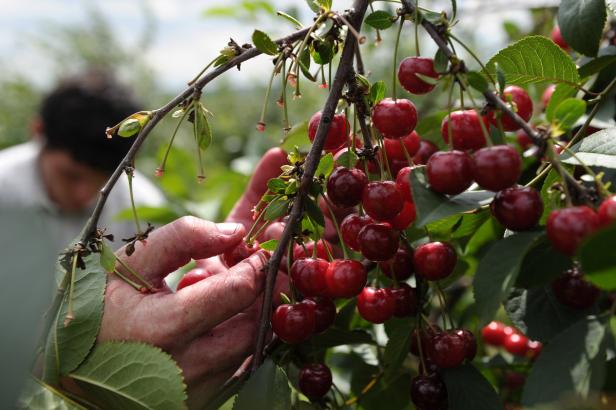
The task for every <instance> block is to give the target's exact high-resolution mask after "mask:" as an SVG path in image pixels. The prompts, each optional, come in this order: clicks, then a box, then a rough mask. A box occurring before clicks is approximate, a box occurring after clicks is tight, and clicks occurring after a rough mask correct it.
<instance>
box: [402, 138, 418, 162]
mask: <svg viewBox="0 0 616 410" xmlns="http://www.w3.org/2000/svg"><path fill="white" fill-rule="evenodd" d="M399 141H400V145H402V152H403V153H404V157H405V158H406V161H407V162H408V163H409V166H410V167H412V166H413V165H415V163H414V162H413V158H411V154H409V151H408V150H407V149H406V145H405V144H404V142H403V141H402V139H400V140H399Z"/></svg>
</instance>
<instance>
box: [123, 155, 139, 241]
mask: <svg viewBox="0 0 616 410" xmlns="http://www.w3.org/2000/svg"><path fill="white" fill-rule="evenodd" d="M134 169H135V168H134V164H133V166H132V167H127V168H125V169H124V172H126V177H127V178H128V196H129V197H130V207H131V209H132V210H133V219H134V221H135V226H136V228H137V235H142V232H141V223H139V215H138V214H137V207H136V206H135V197H134V195H133V172H134Z"/></svg>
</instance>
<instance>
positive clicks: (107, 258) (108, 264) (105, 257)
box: [99, 239, 116, 272]
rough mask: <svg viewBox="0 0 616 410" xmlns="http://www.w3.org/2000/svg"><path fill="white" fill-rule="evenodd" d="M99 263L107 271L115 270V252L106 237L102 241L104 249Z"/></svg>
mask: <svg viewBox="0 0 616 410" xmlns="http://www.w3.org/2000/svg"><path fill="white" fill-rule="evenodd" d="M99 263H100V264H101V266H102V268H103V269H105V271H106V272H113V271H114V269H115V264H116V257H115V254H114V253H113V249H111V246H109V245H108V244H107V242H106V241H105V240H104V239H103V241H102V249H101V254H100V260H99Z"/></svg>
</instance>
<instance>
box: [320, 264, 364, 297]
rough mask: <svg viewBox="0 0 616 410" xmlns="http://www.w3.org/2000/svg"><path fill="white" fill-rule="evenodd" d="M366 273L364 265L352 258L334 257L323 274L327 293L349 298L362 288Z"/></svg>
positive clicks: (331, 295) (332, 295)
mask: <svg viewBox="0 0 616 410" xmlns="http://www.w3.org/2000/svg"><path fill="white" fill-rule="evenodd" d="M367 278H368V274H367V273H366V269H364V265H362V264H361V263H360V262H358V261H356V260H352V259H336V260H334V261H333V262H331V263H330V264H329V268H328V269H327V272H326V274H325V280H326V282H327V295H328V296H330V297H332V298H350V297H353V296H355V295H357V294H359V292H361V290H362V289H363V287H364V285H365V284H366V279H367Z"/></svg>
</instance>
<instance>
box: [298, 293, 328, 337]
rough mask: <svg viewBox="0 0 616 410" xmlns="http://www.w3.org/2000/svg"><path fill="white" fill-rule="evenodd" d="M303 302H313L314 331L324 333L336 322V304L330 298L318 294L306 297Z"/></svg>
mask: <svg viewBox="0 0 616 410" xmlns="http://www.w3.org/2000/svg"><path fill="white" fill-rule="evenodd" d="M301 303H307V304H312V305H313V307H314V333H322V332H324V331H326V330H327V329H329V328H330V327H331V325H333V324H334V320H335V319H336V305H334V302H333V301H332V300H331V299H330V298H326V297H322V296H316V297H312V298H306V299H304V300H302V302H301Z"/></svg>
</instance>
